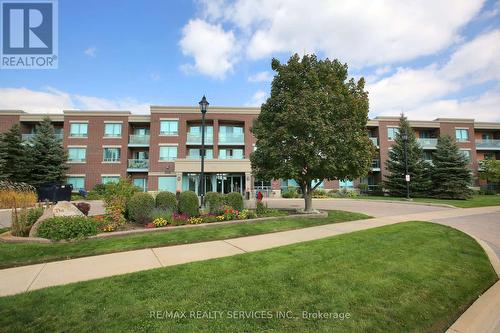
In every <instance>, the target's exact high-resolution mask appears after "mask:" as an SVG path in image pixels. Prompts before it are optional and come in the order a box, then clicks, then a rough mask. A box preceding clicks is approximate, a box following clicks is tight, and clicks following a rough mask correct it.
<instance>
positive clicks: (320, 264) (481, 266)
mask: <svg viewBox="0 0 500 333" xmlns="http://www.w3.org/2000/svg"><path fill="white" fill-rule="evenodd" d="M495 281H496V275H495V273H494V271H493V268H492V267H491V265H490V263H489V261H488V258H487V256H486V255H485V253H484V252H483V250H482V249H481V247H480V246H479V245H478V244H477V243H476V242H475V241H474V240H472V239H471V238H470V237H468V236H467V235H465V234H463V233H461V232H459V231H457V230H454V229H452V228H449V227H445V226H441V225H437V224H431V223H427V222H406V223H400V224H395V225H391V226H386V227H380V228H374V229H370V230H365V231H360V232H356V233H350V234H345V235H340V236H335V237H330V238H324V239H320V240H315V241H310V242H305V243H299V244H294V245H290V246H285V247H280V248H276V249H271V250H266V251H261V252H254V253H247V254H242V255H237V256H233V257H227V258H220V259H214V260H209V261H202V262H195V263H190V264H185V265H178V266H172V267H166V268H160V269H155V270H149V271H144V272H138V273H133V274H127V275H122V276H116V277H111V278H105V279H100V280H94V281H87V282H81V283H76V284H70V285H66V286H58V287H52V288H47V289H42V290H38V291H34V292H29V293H25V294H20V295H16V296H9V297H3V298H0V327H2V331H3V332H61V331H65V332H103V331H105V332H142V331H148V332H409V331H411V332H444V331H445V330H446V328H447V327H449V326H450V325H451V324H452V323H453V322H454V321H455V320H456V318H458V317H459V316H460V314H461V313H462V312H463V311H464V310H465V309H466V308H467V307H468V306H469V305H470V304H471V303H472V302H473V301H474V300H475V299H477V297H478V296H479V295H480V294H481V293H482V292H484V291H485V290H486V289H487V288H488V287H489V286H491V285H492V284H493V283H494V282H495ZM175 311H178V312H175ZM196 311H200V312H199V313H197V312H196ZM214 311H220V312H214ZM235 311H236V312H235ZM239 311H241V312H239ZM303 311H305V312H307V313H310V314H311V315H312V314H313V313H318V311H319V312H321V313H323V314H324V313H329V314H330V315H329V316H331V317H336V316H337V317H339V316H342V317H344V318H345V319H343V320H342V319H339V318H337V319H335V318H333V319H332V318H330V319H314V318H309V319H305V318H303ZM183 312H184V314H185V315H186V318H181V317H182V313H183ZM176 313H177V318H169V317H168V316H166V315H167V314H171V315H173V316H174V317H175V314H176ZM279 313H282V314H284V315H282V317H285V318H278V315H277V314H279ZM204 315H205V316H209V315H210V316H211V317H212V319H210V318H191V316H204ZM312 316H314V315H312ZM214 317H215V318H214ZM248 317H250V318H248ZM256 317H259V318H256ZM347 317H349V318H347Z"/></svg>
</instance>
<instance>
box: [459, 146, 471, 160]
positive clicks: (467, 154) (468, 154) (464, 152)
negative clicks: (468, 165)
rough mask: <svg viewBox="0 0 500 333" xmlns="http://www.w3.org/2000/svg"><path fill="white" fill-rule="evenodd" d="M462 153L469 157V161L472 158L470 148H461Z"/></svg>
mask: <svg viewBox="0 0 500 333" xmlns="http://www.w3.org/2000/svg"><path fill="white" fill-rule="evenodd" d="M460 153H461V154H462V155H464V156H465V158H466V159H467V161H470V159H471V152H470V150H465V149H463V150H462V149H461V150H460Z"/></svg>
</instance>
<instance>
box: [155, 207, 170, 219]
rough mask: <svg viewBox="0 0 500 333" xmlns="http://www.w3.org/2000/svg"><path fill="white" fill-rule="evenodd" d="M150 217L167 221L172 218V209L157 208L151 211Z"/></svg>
mask: <svg viewBox="0 0 500 333" xmlns="http://www.w3.org/2000/svg"><path fill="white" fill-rule="evenodd" d="M150 217H151V219H152V220H155V219H158V218H162V219H165V220H167V221H171V220H172V211H170V210H168V209H162V208H155V209H153V210H152V211H151V214H150Z"/></svg>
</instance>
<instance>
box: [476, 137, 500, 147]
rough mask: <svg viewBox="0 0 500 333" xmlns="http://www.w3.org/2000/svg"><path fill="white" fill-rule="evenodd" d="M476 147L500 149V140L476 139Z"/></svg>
mask: <svg viewBox="0 0 500 333" xmlns="http://www.w3.org/2000/svg"><path fill="white" fill-rule="evenodd" d="M476 149H482V150H500V140H495V139H486V140H476Z"/></svg>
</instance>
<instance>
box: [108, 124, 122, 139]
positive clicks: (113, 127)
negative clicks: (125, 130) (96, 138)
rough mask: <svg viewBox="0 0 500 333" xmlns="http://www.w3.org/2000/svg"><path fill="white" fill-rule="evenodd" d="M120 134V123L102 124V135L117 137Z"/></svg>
mask: <svg viewBox="0 0 500 333" xmlns="http://www.w3.org/2000/svg"><path fill="white" fill-rule="evenodd" d="M121 136H122V124H114V123H113V124H111V123H109V124H104V137H106V138H119V137H121Z"/></svg>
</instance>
